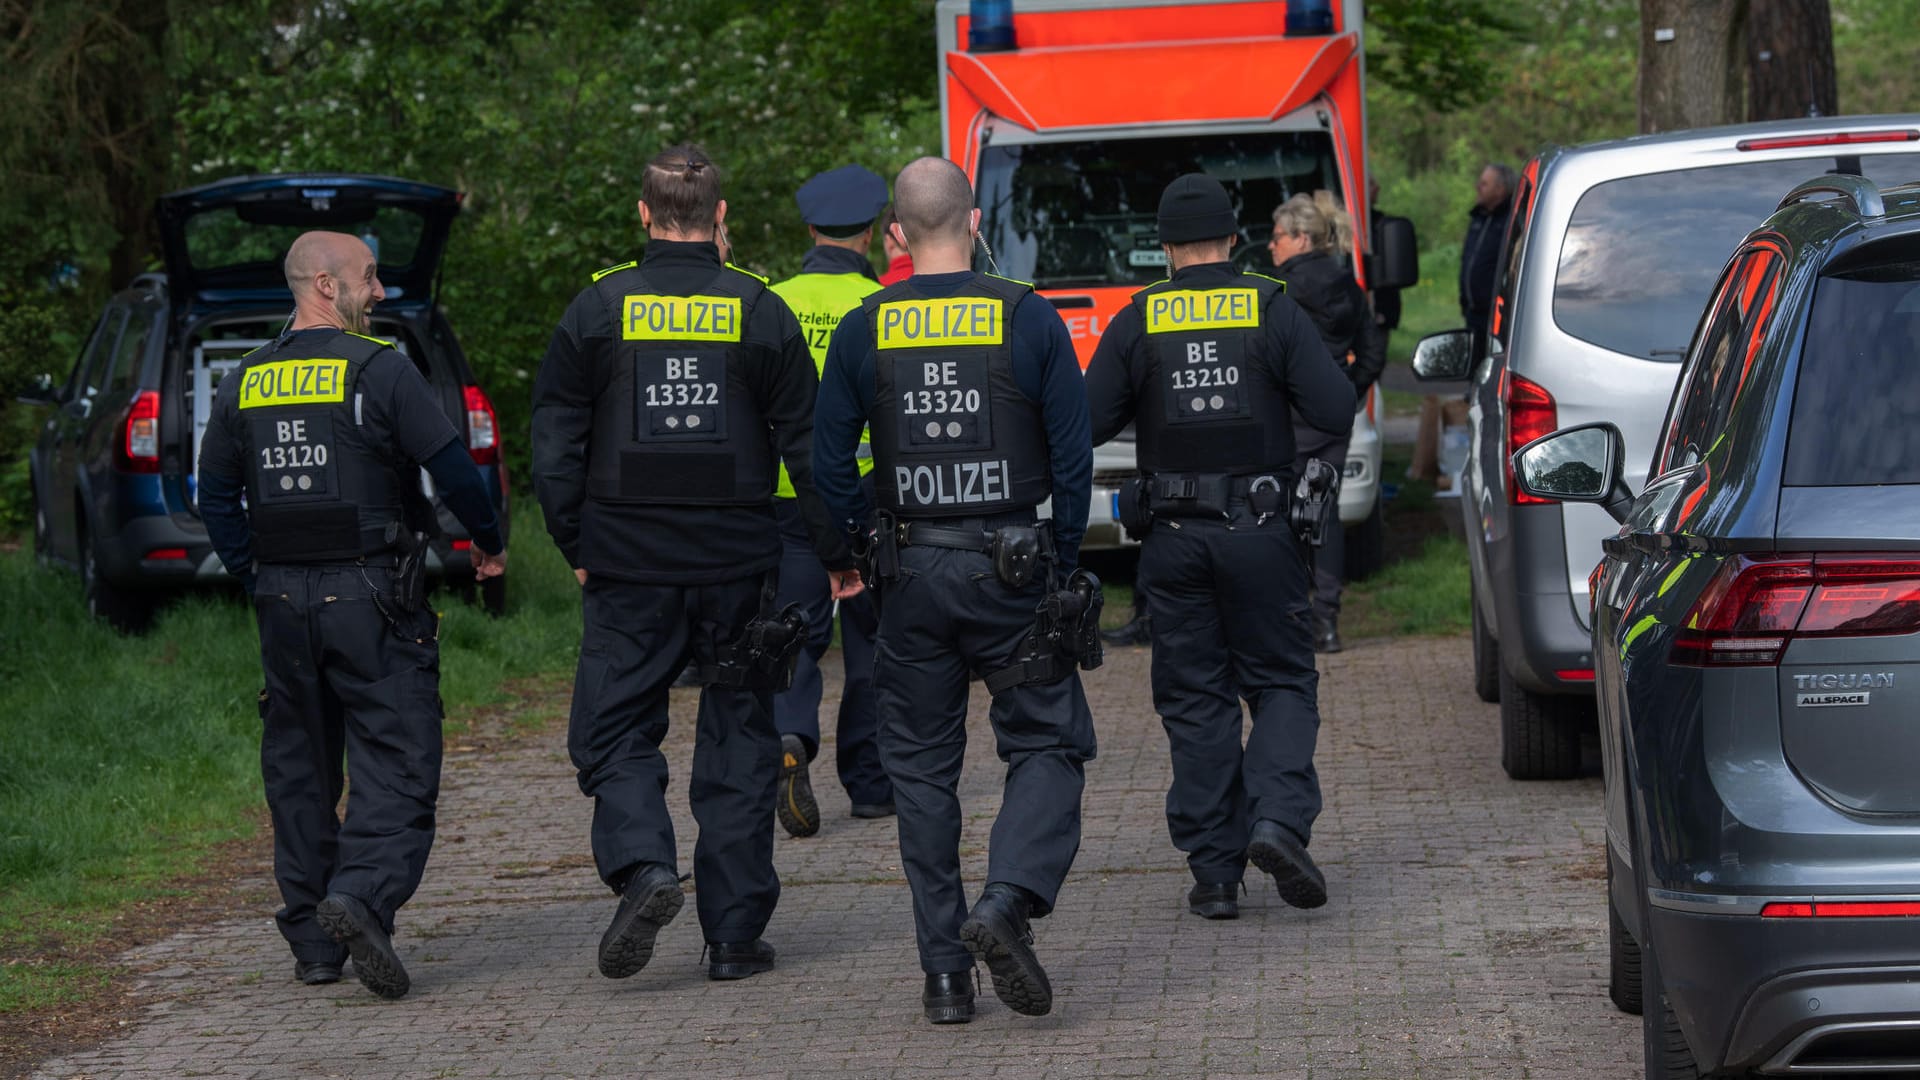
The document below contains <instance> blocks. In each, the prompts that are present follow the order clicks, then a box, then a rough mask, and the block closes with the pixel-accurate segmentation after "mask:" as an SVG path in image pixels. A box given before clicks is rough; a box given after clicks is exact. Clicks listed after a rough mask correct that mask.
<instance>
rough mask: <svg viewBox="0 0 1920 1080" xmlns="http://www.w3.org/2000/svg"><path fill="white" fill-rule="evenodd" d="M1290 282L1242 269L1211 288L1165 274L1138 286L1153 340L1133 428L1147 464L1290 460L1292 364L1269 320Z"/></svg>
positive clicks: (1231, 466)
mask: <svg viewBox="0 0 1920 1080" xmlns="http://www.w3.org/2000/svg"><path fill="white" fill-rule="evenodd" d="M1285 288H1286V286H1285V285H1283V284H1281V283H1280V282H1279V281H1276V280H1274V279H1273V278H1267V277H1260V276H1257V275H1252V274H1243V275H1241V276H1240V277H1239V278H1238V279H1237V280H1234V281H1231V282H1230V283H1228V284H1225V285H1220V286H1216V287H1213V288H1209V289H1183V288H1179V287H1178V286H1175V285H1174V284H1173V283H1172V282H1171V281H1161V282H1157V283H1155V284H1153V285H1150V286H1148V287H1147V288H1145V289H1142V290H1140V291H1139V292H1137V293H1135V294H1134V297H1133V305H1134V307H1135V309H1137V310H1138V311H1139V313H1140V319H1141V325H1142V329H1143V331H1144V334H1143V336H1142V340H1143V341H1144V343H1145V346H1146V368H1147V377H1146V380H1145V383H1144V385H1142V386H1141V388H1140V398H1139V409H1138V412H1137V414H1136V419H1135V426H1134V430H1135V432H1136V438H1137V439H1138V443H1137V446H1136V449H1137V451H1138V453H1139V459H1140V469H1141V471H1143V472H1148V473H1159V472H1195V473H1226V474H1230V475H1246V474H1252V473H1263V472H1274V471H1279V470H1284V469H1291V468H1292V466H1293V461H1292V449H1291V444H1292V434H1291V433H1292V430H1293V428H1292V422H1291V419H1290V414H1289V411H1288V406H1287V398H1286V394H1285V392H1284V390H1283V389H1282V388H1281V387H1280V386H1279V385H1277V384H1276V382H1275V380H1274V379H1273V378H1271V377H1270V375H1269V374H1268V373H1270V372H1278V371H1283V370H1285V367H1284V365H1283V364H1282V363H1280V362H1279V361H1280V358H1279V357H1277V356H1274V355H1273V345H1272V339H1271V338H1270V337H1269V336H1268V334H1267V328H1266V326H1265V325H1264V323H1263V320H1264V319H1265V317H1266V310H1267V303H1268V301H1270V300H1271V299H1272V298H1273V296H1274V294H1275V293H1279V292H1282V291H1284V290H1285Z"/></svg>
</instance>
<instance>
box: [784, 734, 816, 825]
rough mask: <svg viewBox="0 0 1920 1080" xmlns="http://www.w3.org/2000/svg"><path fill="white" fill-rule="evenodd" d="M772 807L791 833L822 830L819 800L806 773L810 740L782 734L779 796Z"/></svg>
mask: <svg viewBox="0 0 1920 1080" xmlns="http://www.w3.org/2000/svg"><path fill="white" fill-rule="evenodd" d="M773 809H774V816H776V817H778V818H779V819H780V827H781V828H783V829H785V830H787V835H789V836H812V835H813V834H814V833H817V832H819V831H820V804H819V802H818V801H816V800H815V799H814V797H813V781H812V780H811V779H809V778H808V776H807V744H806V743H805V742H803V741H802V740H801V738H800V736H798V735H782V736H780V800H779V801H778V802H776V803H774V807H773Z"/></svg>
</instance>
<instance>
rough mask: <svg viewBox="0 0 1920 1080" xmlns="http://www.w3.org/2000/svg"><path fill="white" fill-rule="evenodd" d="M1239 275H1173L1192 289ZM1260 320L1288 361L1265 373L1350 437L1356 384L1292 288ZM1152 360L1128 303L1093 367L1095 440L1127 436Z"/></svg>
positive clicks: (1209, 266)
mask: <svg viewBox="0 0 1920 1080" xmlns="http://www.w3.org/2000/svg"><path fill="white" fill-rule="evenodd" d="M1239 278H1240V274H1239V272H1238V271H1236V270H1235V269H1234V268H1233V267H1232V265H1231V264H1229V263H1224V262H1218V263H1203V264H1201V265H1198V266H1186V267H1182V268H1180V269H1179V270H1175V271H1174V272H1173V284H1175V285H1178V286H1180V287H1182V288H1188V289H1217V288H1221V287H1224V286H1229V285H1232V284H1233V283H1234V282H1235V281H1236V280H1238V279H1239ZM1260 325H1261V328H1262V330H1263V331H1264V332H1265V333H1266V334H1267V335H1268V336H1269V338H1270V340H1271V341H1272V343H1273V345H1274V349H1273V350H1272V355H1274V356H1276V357H1280V358H1282V368H1281V370H1278V371H1272V370H1268V371H1263V372H1260V374H1262V375H1264V376H1265V377H1266V378H1268V379H1270V380H1272V382H1273V383H1274V385H1276V386H1278V387H1279V388H1280V390H1281V392H1282V393H1284V394H1285V395H1286V397H1287V401H1288V403H1289V404H1291V405H1292V406H1293V407H1294V409H1295V410H1296V411H1297V412H1298V413H1299V415H1300V418H1301V419H1302V420H1304V421H1305V422H1306V423H1308V424H1310V425H1312V426H1313V427H1315V428H1317V429H1320V430H1323V431H1328V432H1334V433H1337V434H1340V435H1341V436H1343V437H1344V435H1345V434H1346V433H1347V432H1349V431H1351V430H1352V429H1353V401H1354V395H1353V383H1352V382H1350V381H1348V379H1347V378H1346V377H1345V376H1344V375H1342V374H1341V373H1340V368H1339V366H1338V365H1336V364H1335V363H1334V362H1333V357H1331V356H1329V355H1328V354H1327V347H1326V345H1325V344H1324V343H1323V342H1322V341H1321V340H1320V332H1319V330H1317V329H1316V328H1315V327H1314V325H1313V322H1312V320H1310V319H1308V318H1307V314H1306V312H1304V311H1302V310H1300V305H1298V304H1296V303H1294V302H1293V301H1292V300H1290V299H1288V298H1287V295H1286V294H1285V293H1282V292H1276V293H1275V294H1274V296H1273V298H1272V299H1271V300H1269V301H1268V302H1267V308H1266V310H1265V311H1263V312H1261V315H1260ZM1151 359H1152V358H1151V357H1150V356H1149V355H1148V352H1147V341H1146V328H1145V327H1144V326H1143V325H1142V324H1141V321H1140V309H1139V308H1137V307H1135V306H1134V305H1133V304H1128V305H1126V306H1125V307H1123V308H1121V309H1120V310H1119V311H1117V312H1115V313H1114V315H1113V318H1112V319H1109V320H1108V321H1107V329H1106V332H1105V333H1103V334H1101V335H1100V344H1099V346H1098V347H1096V348H1095V349H1094V351H1093V360H1092V361H1090V362H1089V363H1088V365H1087V411H1088V415H1089V416H1090V417H1091V418H1092V422H1093V441H1094V444H1095V445H1099V444H1100V443H1103V442H1106V441H1107V440H1109V439H1111V438H1113V437H1114V436H1115V435H1118V434H1120V432H1121V430H1122V429H1123V428H1125V427H1126V426H1127V424H1129V423H1131V422H1132V421H1133V418H1134V413H1135V411H1136V410H1137V409H1138V406H1139V399H1140V390H1141V388H1142V387H1143V386H1144V385H1145V384H1146V379H1147V376H1148V373H1149V369H1150V366H1151ZM1249 464H1252V463H1249Z"/></svg>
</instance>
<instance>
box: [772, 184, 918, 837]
mask: <svg viewBox="0 0 1920 1080" xmlns="http://www.w3.org/2000/svg"><path fill="white" fill-rule="evenodd" d="M795 201H796V202H798V203H799V204H800V218H801V220H802V221H805V222H806V223H807V231H808V232H809V233H811V234H812V235H813V248H812V250H810V251H808V252H807V254H806V257H805V258H804V259H803V260H802V261H801V263H800V273H799V274H797V275H795V276H793V277H790V278H788V279H787V280H785V281H781V282H776V283H775V284H773V285H772V286H770V288H771V289H772V290H773V292H775V293H776V294H778V295H779V297H780V298H781V299H782V300H785V301H786V302H787V306H788V307H791V308H792V309H793V314H794V316H795V317H796V318H798V319H799V320H800V329H801V330H802V331H803V332H805V334H806V335H807V348H808V349H809V350H811V351H812V353H813V363H814V367H815V368H816V369H818V368H820V367H821V366H823V365H825V363H826V360H827V340H828V338H829V336H830V335H832V333H833V328H834V327H835V326H837V325H839V323H840V317H841V316H843V315H845V314H846V313H847V312H849V311H851V310H853V309H854V308H857V307H859V306H860V301H861V299H862V298H863V297H865V296H866V295H867V294H868V293H872V292H878V291H879V289H880V283H879V282H877V281H875V280H874V277H873V268H872V267H871V266H869V265H868V264H867V249H868V248H870V247H871V246H872V244H873V220H874V218H875V217H877V216H878V215H879V213H880V211H881V210H882V209H884V208H885V207H886V205H887V182H886V181H885V180H882V179H880V177H879V176H877V175H875V174H874V173H873V172H871V171H869V170H867V169H863V168H861V167H860V166H858V165H843V166H841V167H840V168H838V169H834V170H832V171H830V172H823V173H821V174H819V175H818V176H815V177H814V178H813V179H811V180H808V181H807V182H806V183H805V184H802V185H801V186H800V191H799V193H798V194H797V195H796V196H795ZM860 449H861V454H860V472H861V474H862V475H865V474H866V473H868V472H869V471H870V470H872V468H873V456H872V454H870V453H868V452H867V447H866V445H865V444H864V442H863V444H862V446H861V448H860ZM774 495H775V498H774V501H773V513H774V517H775V518H777V519H778V520H779V522H780V544H781V552H782V553H781V556H780V597H779V606H781V607H785V606H786V605H787V604H790V603H797V604H799V605H800V607H801V611H802V612H803V613H804V614H805V615H806V619H807V644H806V648H805V649H804V650H802V651H801V653H800V656H799V659H798V662H797V664H796V665H795V668H794V675H793V686H792V687H791V688H789V689H787V690H785V691H783V692H781V693H779V694H776V695H775V696H774V699H773V726H774V727H775V728H776V729H778V730H779V732H780V789H779V794H778V801H777V802H776V803H775V804H774V808H775V813H776V814H777V815H778V817H779V819H780V824H781V826H782V827H784V828H785V829H786V830H787V832H789V833H791V834H792V835H794V836H812V835H813V834H814V833H816V832H819V831H820V807H819V804H818V802H817V801H816V800H815V799H814V797H813V784H812V782H811V780H810V779H809V777H808V775H807V765H808V763H809V762H811V761H812V760H813V758H814V755H815V754H817V753H819V751H820V698H821V684H820V660H821V658H822V657H824V656H825V655H826V653H827V646H828V645H830V644H831V643H832V642H833V611H834V605H833V599H832V598H831V597H830V596H828V595H827V575H826V574H825V573H824V572H822V570H821V567H820V559H819V557H818V556H817V555H815V554H814V550H813V543H812V541H810V540H809V539H808V538H807V530H806V525H805V523H804V522H803V521H802V520H801V518H800V510H799V507H798V506H796V505H795V502H794V490H793V480H792V479H791V478H790V477H788V476H787V472H786V470H785V469H784V468H783V469H781V470H780V483H779V486H778V487H777V488H776V489H775V492H774ZM878 620H879V616H878V615H876V614H875V613H874V610H873V602H872V599H871V598H870V597H868V596H866V595H864V594H863V595H860V596H855V597H852V598H850V599H847V600H842V601H841V602H840V651H841V659H842V661H843V663H844V665H845V669H846V680H845V683H844V686H843V689H842V690H841V692H840V719H839V729H838V736H837V742H836V745H837V750H836V753H835V755H834V757H835V764H836V765H837V766H838V769H839V774H840V783H841V786H843V787H844V788H846V791H847V797H848V799H849V800H851V801H852V803H853V816H854V817H857V818H880V817H886V816H888V815H889V814H892V813H893V785H892V784H890V783H888V782H887V774H886V772H885V771H884V770H883V769H881V768H880V751H879V748H878V747H877V746H876V745H875V742H874V725H875V720H874V707H873V634H874V630H875V629H876V628H877V625H878Z"/></svg>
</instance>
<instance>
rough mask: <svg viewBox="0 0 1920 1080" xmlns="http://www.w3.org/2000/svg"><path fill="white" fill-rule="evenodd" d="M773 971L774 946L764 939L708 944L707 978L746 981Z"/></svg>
mask: <svg viewBox="0 0 1920 1080" xmlns="http://www.w3.org/2000/svg"><path fill="white" fill-rule="evenodd" d="M772 970H773V946H771V945H769V944H767V943H766V941H765V939H763V938H755V939H753V940H752V941H709V942H707V978H709V979H715V980H727V979H744V978H746V977H747V976H749V975H758V974H760V973H761V972H763V971H772Z"/></svg>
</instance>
